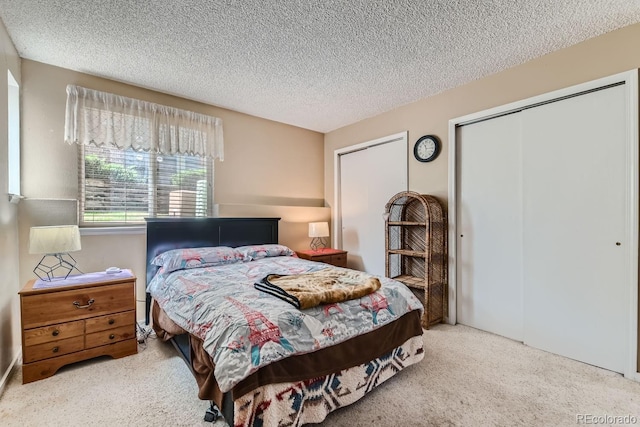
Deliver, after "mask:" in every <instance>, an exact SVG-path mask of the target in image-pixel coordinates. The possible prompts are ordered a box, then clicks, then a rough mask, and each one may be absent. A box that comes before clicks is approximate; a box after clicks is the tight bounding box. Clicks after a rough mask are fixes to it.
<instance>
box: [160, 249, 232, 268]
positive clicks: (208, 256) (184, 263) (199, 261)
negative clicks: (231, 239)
mask: <svg viewBox="0 0 640 427" xmlns="http://www.w3.org/2000/svg"><path fill="white" fill-rule="evenodd" d="M242 260H243V257H242V255H241V254H240V253H239V252H238V251H236V250H235V249H233V248H230V247H228V246H213V247H205V248H183V249H172V250H169V251H166V252H163V253H161V254H160V255H158V256H156V257H155V258H154V259H153V261H152V262H151V263H152V264H153V265H157V266H159V267H162V272H163V273H171V272H172V271H176V270H184V269H187V268H199V267H213V266H216V265H223V264H231V263H234V262H239V261H242Z"/></svg>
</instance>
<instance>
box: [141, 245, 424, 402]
mask: <svg viewBox="0 0 640 427" xmlns="http://www.w3.org/2000/svg"><path fill="white" fill-rule="evenodd" d="M327 267H329V266H327V264H322V263H318V262H312V261H307V260H303V259H299V258H297V257H290V256H278V257H268V258H263V259H259V260H256V261H249V262H237V263H234V264H227V265H221V266H215V267H201V268H192V269H186V270H178V271H175V272H171V273H168V274H162V273H159V274H157V275H156V276H155V277H154V278H153V280H152V281H151V283H149V286H148V289H147V290H148V292H150V293H151V295H152V296H153V298H154V299H155V300H156V301H157V302H158V304H159V305H160V307H161V308H162V309H163V310H164V311H165V312H166V314H167V315H168V316H169V317H170V318H171V319H172V320H173V321H174V322H176V324H178V325H179V326H180V327H182V328H183V329H184V330H186V331H188V332H189V333H191V334H193V335H195V336H197V337H199V338H200V339H202V341H203V346H204V349H205V350H206V351H207V352H208V353H209V354H210V355H211V357H212V358H213V362H214V363H215V376H216V380H217V381H218V384H219V386H220V389H221V390H222V391H223V392H227V391H229V390H231V388H233V386H234V385H236V384H237V383H238V382H240V381H241V380H242V379H244V378H245V377H247V376H248V375H250V374H251V373H253V372H255V371H256V370H258V369H259V368H260V367H261V366H264V365H267V364H269V363H271V362H274V361H277V360H280V359H283V358H285V357H289V356H292V355H295V354H303V353H309V352H312V351H315V350H317V349H320V348H324V347H328V346H331V345H334V344H337V343H340V342H342V341H345V340H347V339H349V338H352V337H354V336H356V335H359V334H363V333H366V332H369V331H372V330H374V329H376V328H378V327H380V326H383V325H385V324H387V323H390V322H392V321H393V320H395V319H397V318H399V317H401V316H402V315H403V314H405V313H407V312H409V311H412V310H422V309H423V308H422V304H421V303H420V301H419V300H418V299H417V298H416V297H415V296H414V295H413V293H412V292H411V291H410V290H409V289H408V288H407V287H406V286H405V285H403V284H402V283H400V282H397V281H395V280H391V279H388V278H384V277H379V279H380V282H381V284H382V287H381V288H380V289H379V290H378V291H376V292H374V293H372V294H369V295H367V296H364V297H362V298H359V299H355V300H350V301H345V302H341V303H336V304H327V305H321V306H317V307H313V308H309V309H305V310H298V309H297V308H295V307H294V306H292V305H291V304H289V303H287V302H285V301H282V300H280V299H278V298H275V297H273V296H271V295H269V294H267V293H264V292H260V291H258V290H256V289H255V288H254V287H253V284H254V283H255V282H256V281H259V280H260V279H262V278H263V277H265V276H266V275H267V274H299V273H304V272H311V271H317V270H320V269H322V268H327ZM330 268H338V267H332V266H331V267H330Z"/></svg>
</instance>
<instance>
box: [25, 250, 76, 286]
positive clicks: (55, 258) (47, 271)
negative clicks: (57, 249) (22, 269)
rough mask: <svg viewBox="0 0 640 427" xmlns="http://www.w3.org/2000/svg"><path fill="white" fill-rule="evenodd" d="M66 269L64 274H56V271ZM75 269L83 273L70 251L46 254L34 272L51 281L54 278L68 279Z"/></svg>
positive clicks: (42, 278) (41, 278)
mask: <svg viewBox="0 0 640 427" xmlns="http://www.w3.org/2000/svg"><path fill="white" fill-rule="evenodd" d="M57 270H58V271H60V270H61V271H63V272H65V271H66V274H65V275H64V276H62V275H60V276H55V273H54V272H55V271H57ZM73 270H77V271H78V273H80V274H83V273H82V271H80V270H79V269H78V267H76V260H75V259H74V258H73V257H72V256H71V255H70V254H68V253H59V254H46V255H44V256H43V257H42V259H41V260H40V262H39V263H38V265H36V268H34V269H33V272H34V273H35V274H36V276H38V277H39V278H40V280H43V281H45V282H50V281H52V280H53V279H66V278H67V277H69V274H71V272H72V271H73Z"/></svg>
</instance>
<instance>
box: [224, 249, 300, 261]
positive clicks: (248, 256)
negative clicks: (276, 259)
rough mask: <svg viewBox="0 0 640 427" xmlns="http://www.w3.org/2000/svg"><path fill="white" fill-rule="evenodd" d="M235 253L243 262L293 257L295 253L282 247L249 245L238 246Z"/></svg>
mask: <svg viewBox="0 0 640 427" xmlns="http://www.w3.org/2000/svg"><path fill="white" fill-rule="evenodd" d="M236 251H238V253H239V254H240V255H241V256H242V258H243V259H244V260H245V261H253V260H256V259H260V258H267V257H272V256H295V254H296V253H295V252H294V251H292V250H291V249H289V248H288V247H286V246H284V245H249V246H239V247H237V248H236Z"/></svg>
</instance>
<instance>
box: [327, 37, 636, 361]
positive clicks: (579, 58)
mask: <svg viewBox="0 0 640 427" xmlns="http://www.w3.org/2000/svg"><path fill="white" fill-rule="evenodd" d="M639 46H640V24H635V25H631V26H628V27H625V28H622V29H620V30H617V31H613V32H611V33H608V34H605V35H602V36H600V37H596V38H593V39H591V40H587V41H585V42H582V43H580V44H577V45H574V46H571V47H569V48H566V49H562V50H559V51H557V52H554V53H551V54H549V55H545V56H543V57H541V58H538V59H535V60H532V61H529V62H527V63H525V64H522V65H520V66H517V67H514V68H511V69H509V70H506V71H504V72H501V73H497V74H494V75H491V76H489V77H485V78H483V79H480V80H477V81H474V82H472V83H469V84H467V85H464V86H461V87H458V88H455V89H452V90H448V91H446V92H443V93H441V94H439V95H436V96H432V97H430V98H426V99H423V100H421V101H418V102H415V103H412V104H409V105H406V106H404V107H401V108H398V109H395V110H393V111H389V112H387V113H384V114H381V115H379V116H376V117H372V118H369V119H366V120H362V121H360V122H358V123H355V124H353V125H350V126H346V127H344V128H341V129H338V130H336V131H333V132H330V133H328V134H326V135H325V147H324V156H325V161H324V186H325V193H324V194H325V199H326V200H327V202H328V203H329V204H330V205H333V197H334V191H333V184H334V180H333V173H334V171H333V152H334V150H336V149H338V148H342V147H345V146H349V145H353V144H356V143H359V142H363V141H368V140H372V139H376V138H379V137H382V136H385V135H390V134H393V133H396V132H400V131H404V130H408V131H409V147H408V151H409V189H410V190H413V191H417V192H419V193H422V194H432V195H434V196H436V197H438V198H439V199H440V200H441V201H443V202H444V203H445V205H446V204H447V195H448V161H449V159H448V149H449V145H448V138H449V133H448V122H449V120H450V119H453V118H456V117H461V116H464V115H466V114H470V113H474V112H477V111H482V110H485V109H488V108H492V107H497V106H500V105H504V104H507V103H510V102H514V101H518V100H522V99H526V98H529V97H532V96H535V95H540V94H543V93H547V92H551V91H554V90H557V89H562V88H565V87H568V86H572V85H576V84H579V83H584V82H588V81H591V80H595V79H598V78H601V77H606V76H609V75H613V74H617V73H621V72H624V71H628V70H632V69H637V68H640V48H639ZM425 134H435V135H437V136H438V137H439V138H440V139H441V140H442V143H443V147H442V148H443V150H442V154H440V156H439V157H438V158H437V159H436V160H435V161H433V162H431V163H419V162H418V161H416V160H415V159H414V158H413V145H414V143H415V142H416V140H417V139H418V138H419V137H420V136H422V135H425ZM497 161H499V159H497ZM488 167H490V165H488ZM639 325H640V317H639ZM638 352H639V353H640V337H639V339H638ZM637 363H638V369H639V370H640V359H638V362H637Z"/></svg>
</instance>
